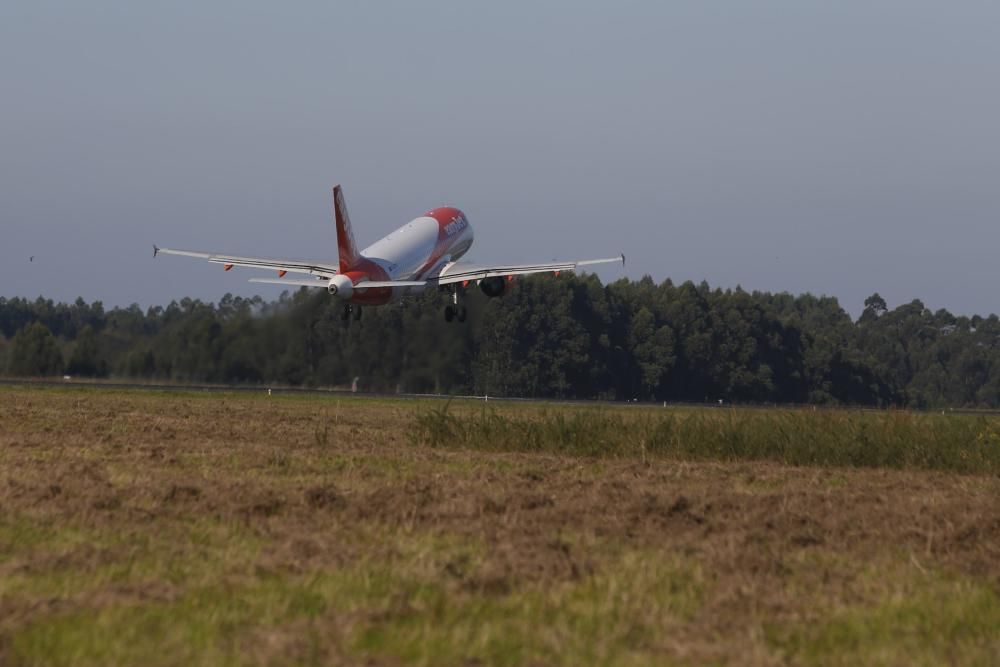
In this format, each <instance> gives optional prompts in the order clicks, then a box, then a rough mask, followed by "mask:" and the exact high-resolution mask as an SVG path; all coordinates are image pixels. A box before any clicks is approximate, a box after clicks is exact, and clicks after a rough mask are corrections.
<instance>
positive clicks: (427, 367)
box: [0, 276, 1000, 408]
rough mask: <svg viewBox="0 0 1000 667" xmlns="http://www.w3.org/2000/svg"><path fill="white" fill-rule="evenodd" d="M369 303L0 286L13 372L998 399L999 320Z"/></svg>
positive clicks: (758, 303)
mask: <svg viewBox="0 0 1000 667" xmlns="http://www.w3.org/2000/svg"><path fill="white" fill-rule="evenodd" d="M468 297H469V298H468V311H469V318H468V321H467V322H465V323H463V324H459V323H457V322H456V323H447V322H445V321H444V318H443V317H442V315H441V313H442V310H443V308H444V305H445V303H447V299H448V295H446V294H441V293H437V292H434V293H429V294H426V295H424V296H423V297H420V298H416V299H413V300H410V301H404V302H402V303H400V304H395V305H391V306H387V307H381V308H369V309H365V310H364V316H363V318H362V320H361V321H359V322H353V321H352V322H344V321H342V319H341V306H340V305H339V304H338V302H337V300H335V299H332V298H330V297H329V296H328V295H327V294H326V292H324V291H318V290H317V291H307V290H306V289H304V288H303V289H302V290H300V291H299V292H296V293H294V294H289V293H285V294H283V295H282V296H281V297H280V298H279V299H278V300H277V301H273V302H267V301H264V300H263V299H261V298H260V297H255V298H253V299H243V298H240V297H233V296H231V295H226V296H225V297H223V298H222V300H221V301H220V302H219V303H218V304H211V303H203V302H201V301H197V300H191V299H183V300H182V301H180V302H173V303H171V304H170V305H168V306H166V307H153V308H149V309H148V310H146V311H143V310H142V309H141V308H140V307H138V306H136V305H133V306H131V307H128V308H114V309H112V310H105V309H104V308H103V306H102V304H101V303H100V302H95V303H92V304H88V303H86V302H84V301H83V300H82V299H78V300H77V301H76V302H75V303H73V304H62V303H59V304H56V303H53V302H52V301H50V300H46V299H42V298H39V299H37V300H35V301H31V300H27V299H21V298H13V299H5V298H0V370H3V371H5V372H6V373H7V374H8V375H13V376H47V375H63V374H68V375H71V376H74V377H113V378H141V379H147V380H158V381H164V380H169V381H180V382H212V383H252V384H283V385H305V386H331V387H350V386H352V384H353V385H355V386H356V387H358V388H359V389H361V390H374V391H399V392H414V393H424V392H435V393H454V394H477V395H483V394H488V395H499V396H525V397H560V398H561V397H564V398H599V399H614V400H633V399H638V400H657V401H694V402H702V401H711V402H716V401H719V400H723V401H727V402H735V403H766V402H774V403H818V404H849V405H872V406H891V405H897V406H908V407H916V408H925V407H938V406H956V407H957V406H983V407H997V406H1000V320H998V318H997V316H996V315H990V316H989V317H988V318H982V317H978V316H976V317H972V318H969V317H956V316H954V315H952V314H950V313H949V312H947V311H945V310H938V311H936V312H931V311H930V310H928V309H927V308H925V307H924V305H923V304H922V303H921V302H920V301H913V302H911V303H908V304H905V305H901V306H899V307H897V308H895V309H893V310H889V309H888V307H887V305H886V303H885V301H884V300H883V299H882V298H881V297H880V296H879V295H878V294H873V295H872V296H871V297H869V298H868V299H867V300H866V301H865V308H864V312H863V313H862V314H861V316H860V317H859V318H858V320H857V321H853V320H852V319H851V317H850V316H849V315H848V313H847V312H846V311H845V310H844V309H843V308H842V307H841V306H840V304H839V303H838V302H837V300H836V299H834V298H830V297H814V296H811V295H808V294H805V295H801V296H792V295H790V294H786V293H782V294H770V293H765V292H746V291H743V290H742V289H739V288H737V289H735V290H721V289H711V288H710V287H709V286H708V285H707V284H706V283H702V284H700V285H695V284H693V283H690V282H687V283H684V284H682V285H674V284H673V283H672V282H670V281H669V280H668V281H665V282H663V283H661V284H656V283H655V282H653V281H652V280H651V279H650V278H648V277H646V278H643V279H642V280H639V281H630V280H625V279H623V280H619V281H617V282H614V283H611V284H608V285H602V284H601V282H600V281H599V280H598V279H597V278H596V277H594V276H582V277H578V276H562V277H555V276H542V277H533V278H527V279H522V280H519V281H517V282H516V283H515V286H514V288H513V289H511V290H509V291H508V292H507V294H505V295H504V296H502V297H500V298H493V299H490V298H487V297H485V296H484V295H483V294H481V293H480V292H479V291H478V290H469V294H468Z"/></svg>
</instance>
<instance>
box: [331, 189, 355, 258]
mask: <svg viewBox="0 0 1000 667" xmlns="http://www.w3.org/2000/svg"><path fill="white" fill-rule="evenodd" d="M333 215H334V218H335V219H336V221H337V253H338V255H339V257H340V272H341V273H344V272H345V271H349V270H350V269H351V267H352V266H354V264H355V263H357V261H358V257H359V255H358V246H357V244H355V242H354V232H353V231H352V230H351V219H350V218H349V217H348V215H347V206H346V205H345V204H344V191H343V190H341V189H340V186H339V185H337V186H335V187H334V188H333Z"/></svg>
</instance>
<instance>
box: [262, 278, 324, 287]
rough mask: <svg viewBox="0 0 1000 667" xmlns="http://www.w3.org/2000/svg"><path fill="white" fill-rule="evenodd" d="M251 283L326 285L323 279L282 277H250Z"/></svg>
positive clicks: (294, 285) (301, 285) (290, 285)
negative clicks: (289, 278) (290, 278)
mask: <svg viewBox="0 0 1000 667" xmlns="http://www.w3.org/2000/svg"><path fill="white" fill-rule="evenodd" d="M249 282H252V283H267V284H269V285H285V286H286V287H323V288H325V287H326V286H327V284H328V283H327V281H325V280H286V279H284V278H251V279H250V281H249Z"/></svg>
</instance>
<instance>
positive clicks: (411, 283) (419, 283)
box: [354, 280, 427, 289]
mask: <svg viewBox="0 0 1000 667" xmlns="http://www.w3.org/2000/svg"><path fill="white" fill-rule="evenodd" d="M426 284H427V281H426V280H364V281H362V282H360V283H358V284H357V285H355V286H354V289H368V288H376V287H423V286H424V285H426Z"/></svg>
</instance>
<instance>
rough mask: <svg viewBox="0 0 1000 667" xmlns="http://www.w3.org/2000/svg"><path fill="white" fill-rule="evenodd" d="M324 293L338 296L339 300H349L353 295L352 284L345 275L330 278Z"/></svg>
mask: <svg viewBox="0 0 1000 667" xmlns="http://www.w3.org/2000/svg"><path fill="white" fill-rule="evenodd" d="M326 291H327V292H329V293H330V295H331V296H339V297H340V298H341V299H350V298H351V294H353V293H354V283H353V282H351V279H350V278H348V277H347V276H345V275H336V276H334V277H333V278H330V282H329V284H328V285H327V286H326Z"/></svg>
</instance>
